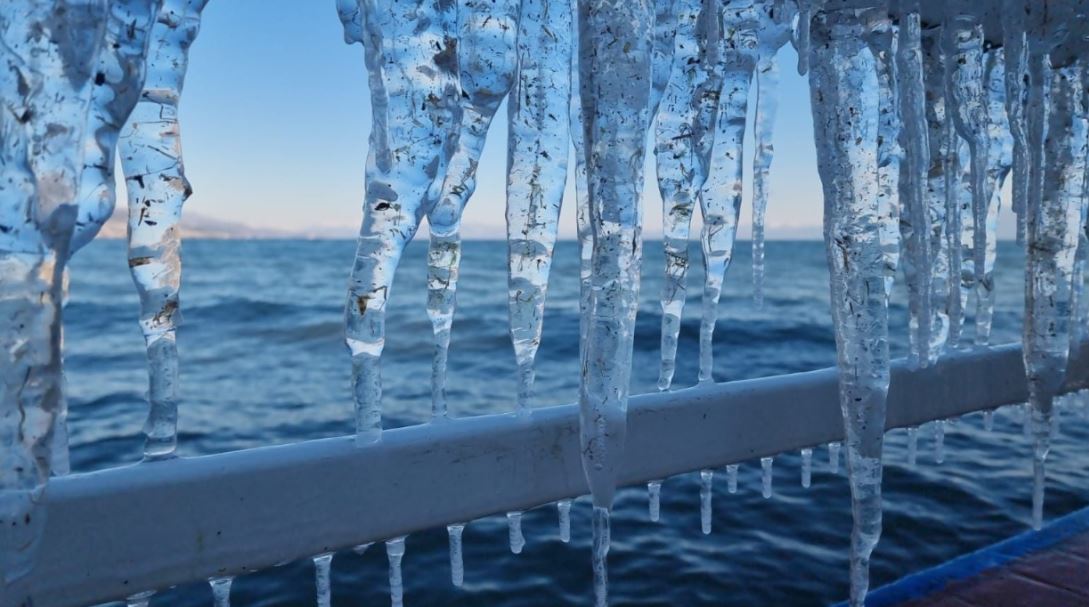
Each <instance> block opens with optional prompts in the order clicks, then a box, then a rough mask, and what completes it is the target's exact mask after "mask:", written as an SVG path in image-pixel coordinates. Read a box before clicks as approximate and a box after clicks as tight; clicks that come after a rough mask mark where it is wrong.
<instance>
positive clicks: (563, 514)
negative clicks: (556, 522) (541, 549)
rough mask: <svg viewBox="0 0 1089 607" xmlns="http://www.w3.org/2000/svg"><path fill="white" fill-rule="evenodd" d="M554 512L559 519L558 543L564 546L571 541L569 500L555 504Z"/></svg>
mask: <svg viewBox="0 0 1089 607" xmlns="http://www.w3.org/2000/svg"><path fill="white" fill-rule="evenodd" d="M556 512H557V514H559V518H560V541H561V542H563V543H565V544H566V543H568V542H570V541H571V500H560V501H558V502H556Z"/></svg>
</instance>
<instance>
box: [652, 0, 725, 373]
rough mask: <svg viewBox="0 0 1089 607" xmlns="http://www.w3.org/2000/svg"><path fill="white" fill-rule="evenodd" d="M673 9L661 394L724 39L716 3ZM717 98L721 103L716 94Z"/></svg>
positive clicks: (663, 123)
mask: <svg viewBox="0 0 1089 607" xmlns="http://www.w3.org/2000/svg"><path fill="white" fill-rule="evenodd" d="M674 7H675V8H674V10H675V11H676V13H677V17H676V34H675V36H674V51H673V55H672V56H673V63H672V66H671V68H670V75H669V80H668V83H667V85H666V89H665V92H664V95H663V98H662V101H661V104H660V105H659V108H658V118H657V122H656V124H655V138H654V139H655V143H654V157H655V161H656V165H657V177H658V192H659V193H660V194H661V197H662V246H663V249H664V255H665V282H664V283H663V285H662V294H661V302H662V338H661V339H662V346H661V347H662V362H661V370H660V373H659V377H658V389H659V390H668V389H669V388H670V386H671V385H672V383H673V374H674V372H675V371H676V367H677V340H678V338H679V336H680V331H681V316H682V314H683V313H684V304H685V299H686V298H687V290H686V287H685V277H686V275H687V273H688V235H689V230H690V227H691V224H692V213H693V210H694V209H695V204H696V198H697V192H699V190H700V189H701V188H702V187H703V182H704V179H705V175H706V169H705V167H704V164H705V161H704V160H703V159H702V158H701V154H700V141H701V139H702V138H704V137H705V136H706V137H710V136H711V135H710V133H709V132H708V131H709V129H708V128H707V127H708V125H706V124H704V123H703V121H701V120H700V119H699V118H700V108H701V107H702V103H701V96H703V95H710V94H711V92H710V91H708V90H706V87H707V83H708V78H709V76H710V70H709V68H708V63H709V61H710V58H709V57H708V56H706V53H705V46H706V45H708V44H712V41H714V40H716V39H717V38H718V37H719V36H720V34H719V33H718V25H719V24H718V20H717V19H716V18H715V15H716V14H717V12H716V10H715V4H714V2H712V1H711V0H677V2H676V3H675V4H674ZM714 98H715V99H717V98H718V92H717V91H714Z"/></svg>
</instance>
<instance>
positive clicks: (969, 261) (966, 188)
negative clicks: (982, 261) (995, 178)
mask: <svg viewBox="0 0 1089 607" xmlns="http://www.w3.org/2000/svg"><path fill="white" fill-rule="evenodd" d="M952 109H953V108H951V107H950V112H952ZM947 128H948V129H949V140H950V141H951V142H955V143H956V149H955V150H953V153H952V154H951V155H950V156H949V157H948V161H949V164H948V165H947V171H946V189H945V191H946V213H947V215H946V217H947V226H946V238H947V239H948V242H949V267H950V272H949V280H950V291H949V304H948V306H947V309H948V311H949V346H950V347H953V348H962V347H964V345H965V344H964V343H963V342H962V340H961V334H962V333H963V331H964V316H965V310H966V309H967V308H968V295H969V294H970V293H971V292H972V291H973V290H974V289H975V267H974V262H973V253H974V248H975V245H974V244H973V217H972V189H971V188H972V184H971V179H972V173H971V147H970V146H969V145H968V142H967V141H965V140H964V139H963V138H961V137H960V135H958V134H956V132H955V129H953V121H952V120H950V121H949V122H947Z"/></svg>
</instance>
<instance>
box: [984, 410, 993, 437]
mask: <svg viewBox="0 0 1089 607" xmlns="http://www.w3.org/2000/svg"><path fill="white" fill-rule="evenodd" d="M983 429H984V430H986V431H987V432H990V431H992V430H994V411H991V410H989V409H988V410H987V411H984V412H983Z"/></svg>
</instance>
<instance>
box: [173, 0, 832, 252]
mask: <svg viewBox="0 0 1089 607" xmlns="http://www.w3.org/2000/svg"><path fill="white" fill-rule="evenodd" d="M190 57H191V61H190V66H189V74H188V77H187V81H186V86H185V91H184V94H183V96H182V103H181V120H182V138H183V142H184V144H183V145H184V153H185V163H186V170H187V173H188V176H189V179H190V181H191V182H192V183H193V187H194V191H195V193H194V194H193V196H192V198H190V200H189V202H188V203H187V208H188V209H190V210H192V211H194V212H195V213H200V214H202V215H208V216H213V217H217V218H221V219H226V220H230V221H238V222H244V223H247V224H250V225H254V226H260V227H270V228H287V229H292V230H296V229H306V228H312V227H319V228H327V229H328V228H334V229H336V230H337V231H338V232H339V231H343V233H344V234H346V235H347V234H351V233H352V231H353V230H354V229H356V228H357V227H358V225H359V220H360V204H361V201H362V192H363V167H364V161H365V158H366V152H367V150H366V141H367V134H368V132H369V129H370V101H369V95H368V92H367V86H366V74H365V71H364V67H363V51H362V47H360V46H359V45H354V46H351V47H349V46H347V45H346V44H344V42H343V38H342V33H341V26H340V22H339V21H338V19H337V15H336V10H335V8H334V1H333V0H212V1H211V2H210V3H209V5H208V7H207V8H206V9H205V12H204V19H203V25H202V27H201V32H200V36H199V38H198V39H197V41H196V43H195V44H194V46H193V48H192V50H191V55H190ZM780 61H781V65H782V70H781V71H782V75H783V78H782V90H781V95H782V102H781V106H780V113H779V119H778V122H777V124H776V135H775V148H776V155H775V162H774V164H773V166H772V177H771V180H772V182H771V201H770V205H769V210H768V237H769V238H796V237H813V236H816V235H818V234H819V226H820V222H821V196H820V181H819V179H818V177H817V169H816V158H815V155H814V148H813V127H812V121H811V117H810V111H809V91H808V85H807V82H806V79H805V78H802V77H800V76H798V75H797V72H796V70H795V63H796V55H795V53H794V51H793V49H791V48H789V47H787V48H785V49H784V50H783V51H782V53H781V54H780ZM750 110H751V108H750ZM506 131H507V129H506V108H505V107H504V108H501V109H500V111H499V113H498V114H497V115H496V122H495V123H493V125H492V129H491V133H490V136H489V140H488V144H487V146H486V148H485V152H484V156H483V158H482V160H481V165H480V174H479V179H478V183H479V187H478V188H477V192H476V195H475V196H474V197H473V199H472V200H471V202H470V204H469V207H468V209H467V210H466V214H465V220H464V223H463V225H464V226H465V228H464V233H465V235H466V236H468V237H502V235H503V234H504V233H505V232H504V227H503V207H504V204H505V202H504V188H505V170H506V153H505V149H504V146H505V142H506ZM746 155H747V158H746V162H751V141H750V142H749V144H748V148H747V151H746ZM648 168H651V166H650V165H648ZM648 178H650V179H653V172H648ZM652 183H653V182H648V186H650V187H647V188H646V192H647V197H646V200H645V209H646V215H645V217H646V220H645V233H646V234H647V236H649V237H656V236H659V235H660V234H661V200H660V198H659V197H658V194H657V188H656V187H654V186H653V185H652ZM745 189H746V195H745V203H744V207H743V209H742V216H743V219H742V237H747V235H748V224H749V219H748V216H749V213H750V209H749V198H748V195H749V192H750V190H751V187H750V184H749V172H748V171H746V184H745ZM571 196H572V188H571V183H570V180H569V182H568V194H567V197H566V199H565V202H564V211H563V217H562V221H561V237H565V238H570V237H573V235H574V205H573V204H571V200H572V198H571Z"/></svg>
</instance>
